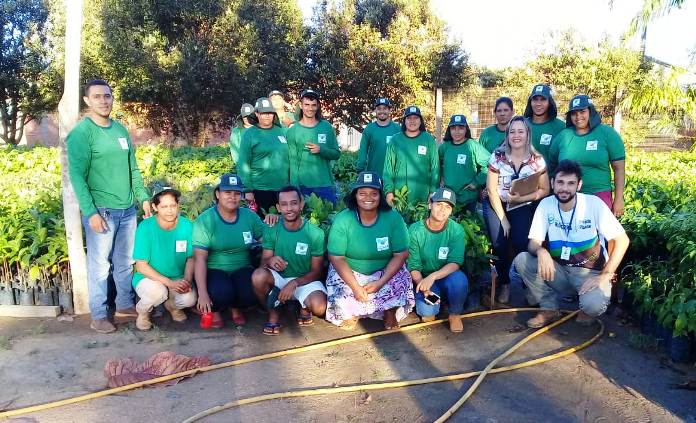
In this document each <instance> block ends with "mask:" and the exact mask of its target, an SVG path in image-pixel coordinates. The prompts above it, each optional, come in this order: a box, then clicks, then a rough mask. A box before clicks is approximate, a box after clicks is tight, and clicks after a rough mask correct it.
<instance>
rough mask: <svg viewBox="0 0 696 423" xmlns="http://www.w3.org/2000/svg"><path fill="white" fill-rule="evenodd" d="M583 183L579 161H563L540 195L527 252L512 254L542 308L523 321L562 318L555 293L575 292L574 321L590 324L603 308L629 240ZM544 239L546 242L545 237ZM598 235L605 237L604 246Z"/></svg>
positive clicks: (529, 292)
mask: <svg viewBox="0 0 696 423" xmlns="http://www.w3.org/2000/svg"><path fill="white" fill-rule="evenodd" d="M581 187H582V170H581V169H580V165H579V164H578V163H576V162H574V161H571V160H562V161H561V162H560V163H559V164H558V167H557V168H556V176H555V177H554V179H553V191H554V195H553V196H549V197H546V198H544V199H543V200H541V202H540V203H539V207H538V208H537V210H536V212H535V213H534V220H533V221H532V227H531V229H530V231H529V251H528V252H524V253H520V254H519V255H518V256H517V257H516V258H515V263H514V264H515V267H516V268H517V271H518V272H519V273H520V275H521V276H522V279H523V280H524V283H525V285H527V288H529V289H527V300H528V301H529V302H530V303H531V304H537V303H538V304H539V306H540V307H541V308H543V309H549V310H548V311H547V310H545V311H540V312H539V313H538V314H537V315H536V316H535V317H533V318H531V319H529V320H528V321H527V326H529V327H530V328H540V327H542V326H545V325H547V324H549V323H551V322H552V321H554V320H556V319H558V318H559V317H560V313H559V312H558V311H557V310H558V294H561V295H571V294H577V295H579V297H580V310H581V311H580V314H578V317H577V320H576V321H577V322H578V323H580V324H585V325H589V324H591V323H592V322H593V321H594V318H595V317H597V316H599V315H600V314H602V313H604V312H605V311H606V309H607V306H608V305H609V300H610V298H611V284H612V279H613V276H614V273H615V272H616V269H617V267H618V266H619V264H620V263H621V260H622V259H623V256H624V254H625V253H626V249H627V248H628V244H629V240H628V236H627V235H626V232H625V231H624V229H623V227H622V226H621V224H620V223H619V221H618V220H616V217H615V216H614V215H613V214H612V212H611V210H609V208H608V207H607V205H606V204H604V202H603V201H602V200H601V199H600V198H599V197H596V196H594V195H585V194H582V193H579V192H578V191H579V190H580V189H581ZM547 238H548V243H547V246H544V241H545V240H546V239H547ZM602 239H606V240H607V241H608V246H607V249H606V250H605V248H604V245H603V243H602Z"/></svg>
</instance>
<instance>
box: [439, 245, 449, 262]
mask: <svg viewBox="0 0 696 423" xmlns="http://www.w3.org/2000/svg"><path fill="white" fill-rule="evenodd" d="M447 255H449V247H440V249H439V250H438V251H437V258H438V260H447Z"/></svg>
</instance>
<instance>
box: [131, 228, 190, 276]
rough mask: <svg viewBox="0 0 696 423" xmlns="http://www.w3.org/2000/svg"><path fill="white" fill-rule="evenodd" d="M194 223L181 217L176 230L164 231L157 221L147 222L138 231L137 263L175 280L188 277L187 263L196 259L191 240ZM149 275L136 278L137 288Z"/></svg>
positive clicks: (136, 237)
mask: <svg viewBox="0 0 696 423" xmlns="http://www.w3.org/2000/svg"><path fill="white" fill-rule="evenodd" d="M192 234H193V223H191V221H190V220H188V219H187V218H185V217H184V216H179V221H178V222H177V224H176V226H175V227H174V228H173V229H170V230H164V229H162V228H161V227H160V226H159V225H158V224H157V217H155V216H153V217H150V218H148V219H145V220H143V221H142V222H140V224H139V225H138V229H137V230H136V231H135V246H134V247H133V259H134V260H142V261H146V262H147V264H149V265H150V266H152V268H153V269H155V270H156V271H157V272H158V273H159V274H160V275H162V276H166V277H168V278H169V279H171V280H177V279H181V278H183V277H184V269H185V268H186V259H187V258H189V257H193V248H192V246H191V237H192ZM144 277H145V275H143V274H142V273H139V272H135V273H134V274H133V287H134V288H135V286H136V285H137V284H138V282H140V281H141V280H142V279H143V278H144Z"/></svg>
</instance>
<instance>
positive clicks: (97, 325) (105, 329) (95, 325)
mask: <svg viewBox="0 0 696 423" xmlns="http://www.w3.org/2000/svg"><path fill="white" fill-rule="evenodd" d="M89 327H90V328H92V329H94V330H95V331H97V332H98V333H111V332H116V326H114V324H113V323H111V322H110V321H108V320H107V319H97V320H92V323H90V325H89Z"/></svg>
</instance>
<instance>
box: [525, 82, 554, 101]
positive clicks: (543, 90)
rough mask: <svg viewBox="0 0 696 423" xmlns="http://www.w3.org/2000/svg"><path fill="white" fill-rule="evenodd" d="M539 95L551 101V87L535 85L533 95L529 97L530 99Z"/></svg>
mask: <svg viewBox="0 0 696 423" xmlns="http://www.w3.org/2000/svg"><path fill="white" fill-rule="evenodd" d="M538 95H540V96H542V97H544V98H545V99H547V100H548V99H550V98H551V87H549V86H548V85H544V84H537V85H535V86H534V88H532V92H531V94H529V97H530V98H531V97H536V96H538Z"/></svg>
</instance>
